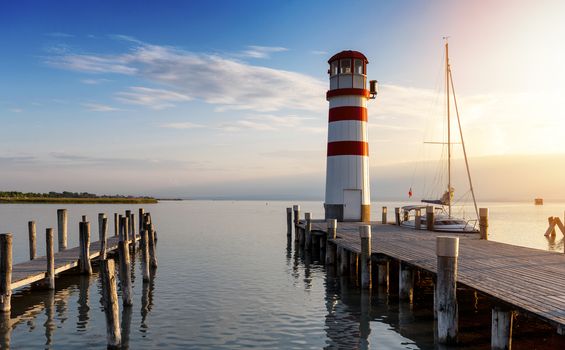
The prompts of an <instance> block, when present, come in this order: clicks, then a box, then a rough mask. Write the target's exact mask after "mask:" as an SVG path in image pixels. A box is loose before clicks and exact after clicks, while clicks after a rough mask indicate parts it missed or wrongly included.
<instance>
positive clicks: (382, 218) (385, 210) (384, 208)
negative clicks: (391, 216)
mask: <svg viewBox="0 0 565 350" xmlns="http://www.w3.org/2000/svg"><path fill="white" fill-rule="evenodd" d="M387 211H388V209H387V207H383V212H382V215H381V223H382V224H383V225H385V224H386V223H387Z"/></svg>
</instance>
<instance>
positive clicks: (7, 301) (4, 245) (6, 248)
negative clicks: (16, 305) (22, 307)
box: [0, 233, 12, 313]
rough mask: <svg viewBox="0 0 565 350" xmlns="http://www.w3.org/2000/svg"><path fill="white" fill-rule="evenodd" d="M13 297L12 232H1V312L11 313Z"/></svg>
mask: <svg viewBox="0 0 565 350" xmlns="http://www.w3.org/2000/svg"><path fill="white" fill-rule="evenodd" d="M11 299H12V234H11V233H2V234H0V312H4V313H9V312H10V310H11V305H12V304H11Z"/></svg>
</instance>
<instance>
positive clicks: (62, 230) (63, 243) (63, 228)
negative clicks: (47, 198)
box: [57, 209, 68, 251]
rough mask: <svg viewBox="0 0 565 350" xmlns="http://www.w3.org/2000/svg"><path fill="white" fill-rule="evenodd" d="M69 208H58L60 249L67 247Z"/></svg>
mask: <svg viewBox="0 0 565 350" xmlns="http://www.w3.org/2000/svg"><path fill="white" fill-rule="evenodd" d="M67 222H68V217H67V209H57V238H58V241H59V251H63V250H65V249H67Z"/></svg>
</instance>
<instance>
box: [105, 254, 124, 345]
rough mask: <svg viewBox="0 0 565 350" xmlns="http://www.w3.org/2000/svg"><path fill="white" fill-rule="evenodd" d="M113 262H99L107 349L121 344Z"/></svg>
mask: <svg viewBox="0 0 565 350" xmlns="http://www.w3.org/2000/svg"><path fill="white" fill-rule="evenodd" d="M114 270H115V267H114V260H111V259H110V260H102V261H100V280H101V282H102V304H103V305H104V313H105V314H106V339H107V342H108V348H119V347H120V345H121V342H122V335H121V331H120V314H119V311H120V310H119V306H118V292H117V288H116V276H115V275H114Z"/></svg>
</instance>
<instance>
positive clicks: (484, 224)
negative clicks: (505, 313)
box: [479, 208, 494, 317]
mask: <svg viewBox="0 0 565 350" xmlns="http://www.w3.org/2000/svg"><path fill="white" fill-rule="evenodd" d="M479 229H480V231H481V239H484V240H488V208H479ZM493 317H494V316H493Z"/></svg>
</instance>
